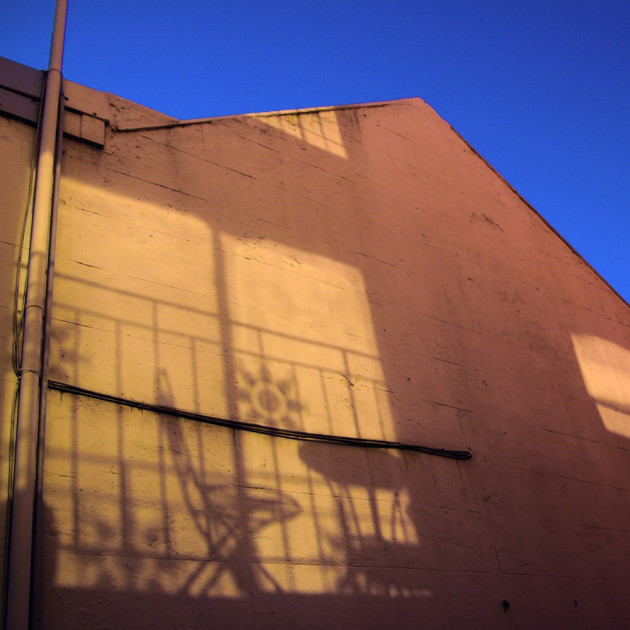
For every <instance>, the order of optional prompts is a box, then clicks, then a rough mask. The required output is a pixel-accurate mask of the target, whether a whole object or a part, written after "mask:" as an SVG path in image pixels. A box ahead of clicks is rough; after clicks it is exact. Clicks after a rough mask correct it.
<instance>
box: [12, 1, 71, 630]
mask: <svg viewBox="0 0 630 630" xmlns="http://www.w3.org/2000/svg"><path fill="white" fill-rule="evenodd" d="M66 13H67V0H57V2H56V5H55V21H54V25H53V33H52V42H51V46H50V59H49V65H48V73H47V76H46V90H45V94H44V101H43V104H42V107H43V115H42V128H41V141H40V150H39V156H38V160H37V180H36V183H35V192H34V200H33V221H32V228H31V241H30V252H29V259H28V277H27V283H26V305H25V309H24V329H23V330H24V333H23V340H22V365H21V369H20V397H19V402H18V415H17V429H16V438H15V471H14V482H13V505H12V510H11V524H10V527H11V535H10V541H9V549H8V563H9V565H8V566H9V570H8V579H9V583H8V589H7V590H8V601H7V624H8V628H10V629H11V630H28V627H29V618H30V599H31V592H30V591H31V565H32V548H33V531H34V528H33V525H34V522H33V514H34V505H35V489H36V476H37V475H36V471H37V439H38V434H39V418H40V416H39V410H40V396H41V374H42V348H43V336H44V308H45V303H46V294H47V282H46V279H47V269H48V265H49V263H50V261H49V244H50V226H51V217H52V200H53V190H54V175H55V144H56V138H57V124H58V111H59V98H60V94H61V63H62V58H63V43H64V36H65V26H66Z"/></svg>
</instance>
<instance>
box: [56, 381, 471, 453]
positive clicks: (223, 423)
mask: <svg viewBox="0 0 630 630" xmlns="http://www.w3.org/2000/svg"><path fill="white" fill-rule="evenodd" d="M48 387H49V388H50V389H54V390H56V391H59V392H63V393H68V394H75V395H77V396H85V397H87V398H95V399H96V400H102V401H105V402H109V403H112V404H114V405H122V406H124V407H131V408H134V409H142V410H144V411H151V412H153V413H160V414H165V415H169V416H176V417H178V418H186V419H187V420H195V421H196V422H203V423H205V424H214V425H217V426H220V427H228V428H230V429H236V430H239V431H249V432H250V433H262V434H263V435H270V436H273V437H279V438H284V439H287V440H301V441H305V442H322V443H326V444H338V445H340V446H361V447H365V448H387V449H394V450H398V451H414V452H416V453H425V454H427V455H437V456H438V457H448V458H449V459H470V458H471V457H472V453H471V452H470V451H451V450H448V449H445V448H433V447H431V446H420V445H418V444H405V443H403V442H390V441H388V440H370V439H367V438H354V437H348V436H342V435H328V434H325V433H309V432H307V431H294V430H292V429H282V428H279V427H271V426H267V425H263V424H254V423H253V422H243V421H242V420H232V419H229V418H217V417H216V416H208V415H205V414H201V413H195V412H193V411H185V410H183V409H174V408H172V407H166V406H163V405H153V404H149V403H144V402H138V401H135V400H129V399H127V398H121V397H119V396H112V395H110V394H103V393H101V392H96V391H93V390H90V389H84V388H83V387H77V386H75V385H69V384H67V383H60V382H58V381H48Z"/></svg>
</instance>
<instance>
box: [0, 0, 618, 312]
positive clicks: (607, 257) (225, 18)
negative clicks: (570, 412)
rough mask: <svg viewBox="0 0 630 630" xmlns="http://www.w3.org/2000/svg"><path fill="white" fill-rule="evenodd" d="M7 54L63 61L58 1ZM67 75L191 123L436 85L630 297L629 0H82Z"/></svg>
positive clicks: (507, 169) (17, 32)
mask: <svg viewBox="0 0 630 630" xmlns="http://www.w3.org/2000/svg"><path fill="white" fill-rule="evenodd" d="M4 4H5V6H4V7H3V9H2V20H1V21H0V55H1V56H4V57H8V58H10V59H13V60H15V61H20V62H22V63H25V64H27V65H30V66H34V67H36V68H42V69H43V68H45V67H46V66H47V63H48V47H49V42H50V30H51V24H52V15H53V9H54V7H53V0H20V1H19V2H10V0H6V1H5V3H4ZM69 4H70V6H69V13H68V30H67V37H66V49H65V56H64V75H65V76H66V77H67V78H69V79H71V80H73V81H77V82H79V83H83V84H85V85H88V86H90V87H94V88H97V89H99V90H104V91H108V92H113V93H115V94H118V95H120V96H123V97H125V98H128V99H131V100H133V101H137V102H139V103H142V104H143V105H148V106H150V107H153V108H155V109H158V110H160V111H163V112H165V113H167V114H170V115H172V116H176V117H178V118H201V117H206V116H220V115H227V114H238V113H244V112H261V111H269V110H277V109H291V108H300V107H314V106H321V105H339V104H346V103H362V102H370V101H380V100H389V99H396V98H405V97H410V96H420V97H421V98H423V99H424V100H425V101H427V102H428V103H429V104H430V105H431V106H433V107H434V108H435V109H436V110H437V112H438V113H439V114H440V115H441V116H442V117H443V118H445V119H446V120H447V121H448V122H449V123H450V124H451V125H452V126H453V127H455V129H457V130H458V131H459V132H460V133H461V134H462V135H463V136H464V138H466V139H467V140H468V142H470V143H471V144H472V145H473V146H474V147H475V148H476V149H477V150H478V151H479V153H481V154H482V155H483V156H484V157H485V158H486V159H487V160H488V161H489V162H490V163H491V164H492V165H493V166H494V167H495V168H496V169H497V170H498V171H499V172H500V173H501V174H502V175H503V176H504V177H505V178H506V179H507V180H508V181H509V182H510V183H511V184H512V185H513V186H514V187H515V188H516V189H517V190H518V191H519V192H520V193H521V195H523V196H524V197H525V198H526V199H527V200H528V201H529V202H530V203H531V204H532V205H533V206H534V207H535V208H536V209H537V210H538V211H539V212H540V213H541V214H542V215H543V216H544V217H545V218H546V219H547V220H548V221H549V223H551V225H553V226H554V227H555V228H556V229H557V230H558V232H559V233H560V234H561V235H562V236H563V237H564V238H565V239H566V240H567V241H568V242H569V243H570V244H571V245H572V246H573V247H574V248H575V249H576V250H577V251H578V252H579V253H580V254H581V255H582V256H583V257H584V258H585V259H586V260H587V261H588V262H589V263H590V264H591V265H592V266H593V267H594V268H595V269H596V270H597V271H598V272H599V273H600V274H601V275H602V276H603V277H604V278H605V279H606V280H607V281H608V282H609V283H610V284H611V285H612V286H613V287H614V288H615V289H616V291H617V292H618V293H620V294H621V295H622V296H623V297H624V298H625V300H626V301H628V302H630V274H629V270H630V245H629V243H628V240H629V237H630V212H629V208H630V107H629V105H630V76H629V74H630V0H588V1H583V0H546V1H544V2H543V1H540V0H427V1H423V0H380V1H378V2H374V1H370V0H362V1H360V2H359V1H358V0H337V1H335V2H333V1H329V0H318V1H317V2H315V1H311V0H298V1H297V2H296V1H295V0H294V1H292V2H288V1H285V0H268V1H267V2H260V1H258V0H249V1H248V2H244V1H243V0H231V1H229V2H212V1H211V0H188V1H187V0H180V1H179V2H169V3H167V2H163V1H161V0H153V1H151V2H149V1H147V0H110V1H109V2H96V1H94V0H69Z"/></svg>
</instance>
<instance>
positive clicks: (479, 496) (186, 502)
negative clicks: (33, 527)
mask: <svg viewBox="0 0 630 630" xmlns="http://www.w3.org/2000/svg"><path fill="white" fill-rule="evenodd" d="M75 89H76V90H79V88H78V87H76V88H75ZM79 92H80V94H81V95H82V98H83V99H84V101H83V102H84V103H85V104H86V105H85V106H86V107H87V106H88V105H87V104H90V103H91V104H94V103H95V105H94V106H93V107H91V111H90V113H93V112H95V114H98V115H99V116H100V117H101V118H102V119H105V120H108V121H109V126H108V127H107V130H106V138H105V145H104V147H103V148H95V147H92V146H88V145H87V144H81V143H79V142H75V141H71V140H69V141H67V144H66V151H65V156H64V163H63V173H64V178H63V181H62V185H61V200H62V203H61V207H60V224H59V243H58V261H57V277H56V284H55V307H54V313H53V348H52V362H51V379H52V380H53V381H56V382H58V383H61V384H63V385H64V386H65V387H66V389H68V388H70V389H72V388H73V387H75V388H83V389H84V390H87V391H88V392H91V393H94V394H99V395H108V396H114V397H117V398H118V399H120V401H121V404H114V403H112V402H111V401H110V402H108V401H107V400H98V399H96V398H94V397H91V395H87V396H86V395H83V394H80V393H79V392H75V393H72V392H68V391H66V392H65V393H61V392H59V391H54V392H50V394H49V411H48V420H47V427H48V428H47V440H46V460H45V466H46V472H45V487H44V492H45V494H44V500H45V520H46V523H45V536H44V538H45V540H44V545H43V546H44V562H43V570H42V575H41V578H40V584H39V588H40V589H41V592H42V613H41V614H42V619H45V622H44V623H43V626H44V627H46V628H57V627H59V628H61V627H79V626H81V625H93V626H94V627H97V626H98V625H99V624H100V625H102V626H106V627H107V626H109V627H113V626H115V627H118V628H127V627H128V628H137V627H145V626H146V627H149V626H150V627H152V628H156V629H157V628H172V627H175V626H178V627H191V628H192V627H199V628H202V627H203V628H208V627H217V628H218V627H220V628H239V629H240V630H244V629H247V628H257V629H261V628H278V627H299V628H323V627H339V628H341V627H343V628H365V627H386V626H387V627H394V628H401V629H404V628H417V627H430V628H460V627H464V626H466V627H473V628H489V627H492V628H495V627H496V628H498V627H504V626H505V627H515V628H531V627H539V626H540V625H541V624H543V625H546V626H548V627H576V628H581V627H598V628H603V627H610V628H615V627H622V626H623V625H624V624H627V623H628V621H629V620H630V610H629V609H628V604H627V603H626V597H625V593H626V592H627V588H628V586H629V584H628V582H629V578H630V571H629V570H628V568H627V567H628V566H629V565H628V559H629V556H630V520H629V516H630V514H629V509H630V508H629V506H628V500H629V498H630V496H629V494H628V491H629V489H630V485H629V482H628V479H630V476H629V474H628V473H629V472H630V459H629V457H628V442H627V423H628V420H630V418H629V415H630V411H629V408H628V401H627V396H624V393H623V392H624V391H625V390H624V386H623V382H624V380H625V376H626V375H627V374H628V373H629V372H630V363H629V361H630V359H629V357H630V317H629V311H628V306H627V305H626V304H625V303H624V302H623V301H622V300H620V298H619V297H618V296H617V295H616V294H614V292H613V291H612V290H611V289H610V288H609V287H608V286H607V285H606V284H605V283H604V282H603V281H602V280H601V278H599V277H598V276H597V275H596V274H595V273H594V272H593V270H592V269H590V268H589V267H588V265H586V264H585V263H584V261H582V260H581V259H580V258H579V257H578V256H577V255H576V254H575V253H574V252H573V251H572V250H571V249H570V248H569V247H568V246H567V245H566V244H565V243H564V242H563V241H562V240H561V239H560V238H559V237H558V235H557V234H555V233H554V232H553V231H552V230H551V229H550V228H549V226H547V225H546V224H545V223H544V221H543V220H542V219H541V218H540V217H539V216H538V215H537V214H536V213H535V212H534V211H533V210H532V209H531V208H530V207H529V206H528V205H527V204H526V203H525V202H524V201H523V200H522V199H521V198H520V197H519V196H518V195H517V194H516V193H515V192H514V191H513V190H512V189H511V188H510V187H509V186H508V185H507V184H506V183H505V182H504V181H503V180H502V179H501V178H500V177H499V176H498V175H497V174H496V173H495V172H494V171H493V170H492V169H491V168H490V167H489V166H488V165H487V164H486V163H485V162H484V161H483V160H482V159H481V158H479V156H477V155H476V154H475V153H474V151H472V150H471V148H470V147H469V146H468V145H466V143H465V142H464V141H463V140H462V139H461V138H460V137H459V136H458V135H457V134H456V133H454V132H453V130H452V129H450V127H449V126H448V125H447V124H446V123H444V121H442V120H441V119H440V118H439V117H438V116H437V115H436V114H435V113H434V112H433V111H432V110H431V109H430V108H429V107H428V106H427V105H425V104H424V103H422V102H421V101H419V100H416V99H411V100H404V101H397V102H392V103H380V104H373V105H365V106H356V107H349V108H330V109H322V110H313V111H304V112H288V113H273V114H260V115H255V116H239V117H233V118H222V119H211V120H206V121H197V122H194V123H182V124H180V123H178V122H177V121H172V120H171V119H167V118H165V117H161V116H160V115H158V114H156V113H154V112H150V111H149V110H143V109H142V108H140V107H139V106H137V105H133V104H129V103H127V102H126V101H123V100H122V99H118V98H116V97H113V96H111V95H107V96H105V95H102V94H98V93H93V92H91V91H89V90H83V91H82V92H81V91H79ZM79 92H77V93H79ZM90 99H92V100H90ZM98 108H100V109H98ZM2 122H3V124H15V123H13V122H11V123H8V122H7V121H2ZM5 398H6V396H5ZM136 402H139V403H143V404H144V405H145V408H144V409H138V408H134V403H136ZM148 405H157V406H160V407H162V408H169V409H175V410H180V414H181V415H185V413H186V412H192V413H195V414H198V415H200V416H214V417H219V418H232V419H237V420H242V421H247V422H252V423H257V424H260V425H264V426H269V427H277V428H280V429H291V430H299V431H307V432H315V433H320V434H329V435H341V436H351V437H358V438H365V439H379V440H391V441H399V442H406V443H412V444H421V445H428V446H434V447H438V448H444V449H464V448H469V449H471V450H472V451H473V454H474V456H473V458H472V459H471V460H469V461H462V462H459V461H455V460H448V459H443V458H439V457H431V456H428V455H424V454H420V453H414V452H399V451H392V450H382V449H370V448H367V447H365V448H357V447H347V446H338V445H333V444H326V443H311V442H300V441H292V440H285V439H280V438H277V437H272V436H268V435H260V434H255V433H246V432H242V431H239V430H234V429H230V428H226V427H220V426H214V425H212V424H208V423H204V422H200V421H195V420H193V419H190V418H188V419H183V418H182V417H178V416H177V412H175V413H159V412H158V410H155V411H151V409H150V408H147V407H146V406H148ZM624 427H626V428H624ZM503 602H509V606H505V605H504V604H503ZM602 610H606V618H605V619H604V620H602V614H601V611H602Z"/></svg>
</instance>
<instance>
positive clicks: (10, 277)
mask: <svg viewBox="0 0 630 630" xmlns="http://www.w3.org/2000/svg"><path fill="white" fill-rule="evenodd" d="M34 142H35V130H34V129H33V128H31V127H27V126H25V125H23V124H21V123H19V122H17V121H14V120H11V119H8V118H5V117H4V116H0V164H1V167H0V540H3V541H4V540H5V523H6V521H5V516H6V506H7V503H6V500H7V494H6V493H7V488H8V485H9V480H8V476H7V475H8V470H9V462H10V461H11V457H10V455H9V447H10V437H9V436H10V430H11V423H12V419H13V412H12V406H13V400H14V395H15V391H16V387H17V377H16V375H15V373H14V371H13V366H12V350H11V348H12V343H13V337H14V327H13V316H14V310H15V309H14V307H15V303H14V289H15V282H16V273H17V270H18V264H21V266H22V270H25V265H26V260H27V254H28V240H29V236H28V230H27V231H26V251H25V252H24V254H23V256H22V260H21V261H19V260H18V259H19V243H20V235H21V231H22V228H23V224H24V220H25V218H26V216H27V204H28V199H29V195H28V192H29V179H30V174H31V166H32V159H33V151H34V146H33V145H34ZM27 227H28V226H27ZM24 279H25V274H24V273H22V274H21V282H20V284H21V287H23V286H24ZM18 305H20V306H19V308H20V309H21V299H19V300H18ZM4 551H5V550H4V545H2V546H1V547H0V562H2V563H4ZM2 580H3V577H0V584H1V583H2ZM1 591H2V592H1V593H0V602H1V600H2V597H3V595H4V592H5V591H4V589H1Z"/></svg>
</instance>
